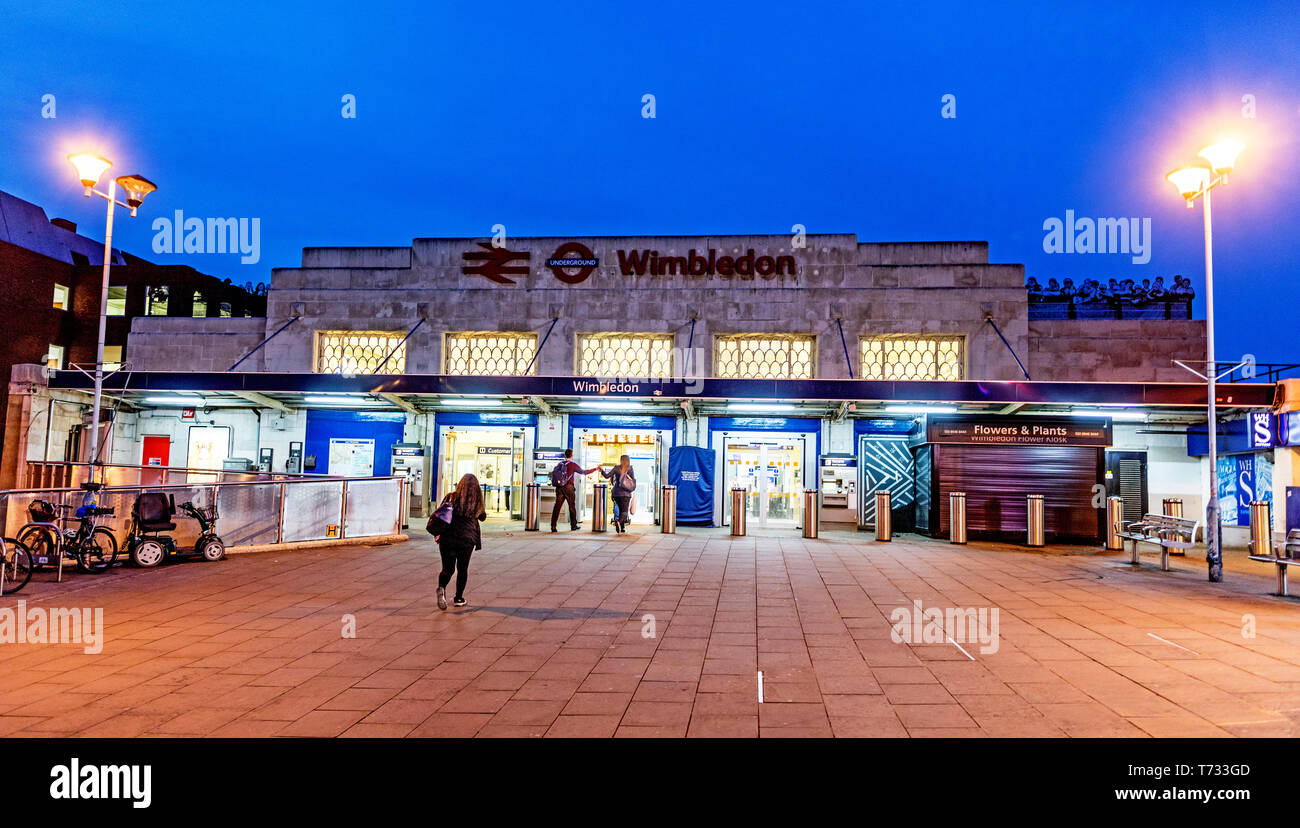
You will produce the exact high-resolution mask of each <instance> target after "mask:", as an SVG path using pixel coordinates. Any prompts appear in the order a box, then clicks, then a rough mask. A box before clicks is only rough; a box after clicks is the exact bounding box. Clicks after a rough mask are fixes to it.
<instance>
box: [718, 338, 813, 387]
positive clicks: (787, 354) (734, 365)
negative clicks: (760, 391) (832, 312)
mask: <svg viewBox="0 0 1300 828" xmlns="http://www.w3.org/2000/svg"><path fill="white" fill-rule="evenodd" d="M816 343H817V338H816V337H815V336H812V335H811V334H726V335H722V336H719V337H718V338H717V340H716V351H715V355H714V359H713V373H714V375H715V376H718V377H723V378H728V379H731V378H737V379H810V378H812V376H813V362H814V361H815V353H816Z"/></svg>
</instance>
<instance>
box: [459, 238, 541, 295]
mask: <svg viewBox="0 0 1300 828" xmlns="http://www.w3.org/2000/svg"><path fill="white" fill-rule="evenodd" d="M478 246H479V247H481V248H483V249H482V250H468V251H466V252H465V253H463V254H462V257H463V258H464V259H465V261H466V262H482V264H475V265H469V264H467V265H465V266H464V267H462V268H461V272H462V273H465V274H467V275H472V276H483V277H485V278H487V279H488V280H490V281H493V282H496V283H497V284H501V285H513V284H514V283H515V280H514V279H511V278H508V277H507V275H506V274H509V275H510V276H527V275H528V265H526V264H521V265H516V264H510V263H511V262H527V261H528V260H529V259H530V258H532V254H531V253H529V252H528V251H527V250H521V251H514V250H506V249H505V248H504V247H493V246H492V244H491V243H490V242H479V243H478Z"/></svg>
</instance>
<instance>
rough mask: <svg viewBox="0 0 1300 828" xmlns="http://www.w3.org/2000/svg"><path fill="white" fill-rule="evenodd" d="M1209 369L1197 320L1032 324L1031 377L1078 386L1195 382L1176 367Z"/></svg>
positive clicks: (1203, 336)
mask: <svg viewBox="0 0 1300 828" xmlns="http://www.w3.org/2000/svg"><path fill="white" fill-rule="evenodd" d="M1175 359H1181V360H1182V361H1184V362H1186V363H1187V364H1189V365H1195V364H1196V362H1197V361H1198V360H1199V361H1200V363H1201V364H1202V365H1204V363H1205V322H1203V321H1198V320H1155V321H1150V320H1142V321H1136V320H1133V321H1130V320H1123V321H1112V320H1086V321H1080V320H1035V321H1033V322H1030V323H1029V365H1028V367H1029V375H1030V376H1031V377H1032V378H1033V379H1035V380H1057V381H1079V382H1192V381H1194V380H1195V379H1196V378H1195V377H1194V376H1193V375H1192V374H1191V373H1190V372H1189V371H1187V370H1186V369H1185V368H1180V367H1179V366H1177V365H1175V364H1174V362H1173V361H1174V360H1175Z"/></svg>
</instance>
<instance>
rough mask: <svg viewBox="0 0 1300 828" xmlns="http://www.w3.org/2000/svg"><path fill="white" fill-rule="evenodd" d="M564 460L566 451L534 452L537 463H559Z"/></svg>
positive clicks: (536, 450) (546, 450) (541, 450)
mask: <svg viewBox="0 0 1300 828" xmlns="http://www.w3.org/2000/svg"><path fill="white" fill-rule="evenodd" d="M563 459H564V449H535V450H534V451H533V461H534V462H537V463H542V462H552V463H558V462H559V461H561V460H563Z"/></svg>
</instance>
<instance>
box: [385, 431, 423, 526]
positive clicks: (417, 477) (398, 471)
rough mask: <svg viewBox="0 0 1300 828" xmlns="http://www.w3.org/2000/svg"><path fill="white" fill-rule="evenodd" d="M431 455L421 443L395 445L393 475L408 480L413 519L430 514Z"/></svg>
mask: <svg viewBox="0 0 1300 828" xmlns="http://www.w3.org/2000/svg"><path fill="white" fill-rule="evenodd" d="M429 459H430V458H429V454H428V452H426V451H425V450H424V446H422V445H420V444H419V443H393V453H392V468H393V474H395V475H400V476H402V477H405V478H406V485H407V491H408V494H409V498H408V499H409V501H410V504H411V517H424V516H425V515H427V514H428V513H429V480H430V477H429V471H430V465H429Z"/></svg>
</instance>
